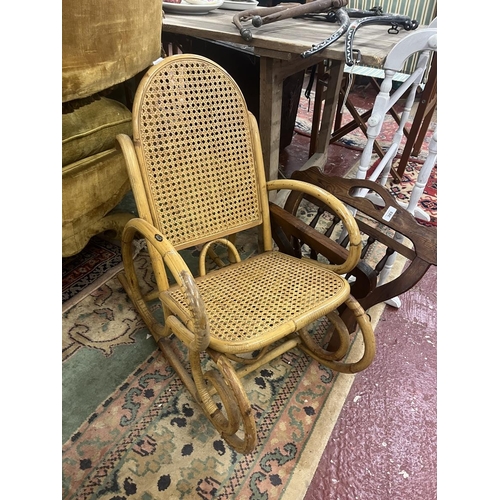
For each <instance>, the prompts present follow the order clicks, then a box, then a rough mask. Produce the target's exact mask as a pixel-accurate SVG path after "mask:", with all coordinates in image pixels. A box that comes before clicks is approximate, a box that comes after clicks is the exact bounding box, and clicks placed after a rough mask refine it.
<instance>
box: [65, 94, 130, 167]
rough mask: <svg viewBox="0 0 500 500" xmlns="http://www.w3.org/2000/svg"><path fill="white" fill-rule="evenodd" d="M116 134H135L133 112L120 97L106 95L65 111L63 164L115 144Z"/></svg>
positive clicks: (104, 149) (109, 147)
mask: <svg viewBox="0 0 500 500" xmlns="http://www.w3.org/2000/svg"><path fill="white" fill-rule="evenodd" d="M117 134H127V135H130V136H131V135H132V114H131V113H130V111H129V110H128V108H127V107H126V106H124V105H123V104H121V103H120V102H118V101H114V100H112V99H106V98H104V97H103V98H101V99H99V100H97V101H94V102H92V103H91V104H88V105H86V106H82V107H81V108H78V109H77V110H75V111H73V112H72V113H67V114H63V115H62V164H63V166H65V165H69V164H70V163H74V162H76V161H78V160H81V159H83V158H87V157H89V156H92V155H95V154H96V153H100V152H102V151H106V150H107V149H111V148H113V147H114V145H115V139H116V136H117Z"/></svg>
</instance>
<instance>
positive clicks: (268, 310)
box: [162, 252, 350, 352]
mask: <svg viewBox="0 0 500 500" xmlns="http://www.w3.org/2000/svg"><path fill="white" fill-rule="evenodd" d="M196 283H197V285H198V288H199V290H200V294H201V296H202V298H203V300H204V302H205V308H206V312H207V316H208V320H209V325H210V335H211V337H212V339H217V340H218V341H221V342H223V343H226V342H227V348H226V349H225V350H226V352H230V351H231V348H233V347H237V346H238V344H239V343H242V344H245V345H247V346H249V347H251V348H255V347H258V346H256V345H255V343H252V342H251V341H256V342H259V341H262V344H266V343H269V341H270V340H273V333H275V332H278V331H280V332H281V334H280V335H279V336H280V337H282V336H283V333H284V332H283V329H284V328H286V326H287V325H286V324H287V323H289V329H290V331H289V332H288V333H291V332H292V331H294V330H297V329H298V328H301V327H302V326H305V325H307V324H309V323H310V322H311V321H314V320H315V319H317V318H319V317H321V316H323V315H324V314H325V313H326V312H327V311H330V310H332V309H335V304H336V305H337V306H338V305H340V304H342V303H343V302H344V301H345V300H346V298H347V295H348V294H349V292H350V288H349V285H348V284H347V282H346V280H345V279H344V278H342V277H340V276H338V275H337V274H335V273H334V272H333V271H331V270H329V269H327V268H324V267H319V266H318V265H317V264H316V263H315V262H313V261H310V260H309V259H296V258H294V257H291V256H289V255H286V254H282V253H280V252H266V253H263V254H260V255H258V256H256V257H253V258H252V259H247V260H245V261H242V262H240V263H238V264H235V265H232V266H229V267H225V268H222V269H220V270H217V271H213V272H211V273H209V274H207V275H206V276H204V277H202V278H197V279H196ZM164 293H165V294H169V295H170V296H171V297H172V298H173V299H174V300H175V301H176V302H177V303H178V304H179V305H180V306H181V309H182V310H183V312H184V314H185V315H187V316H188V317H189V312H188V311H189V309H188V305H187V302H186V299H185V297H184V294H183V293H182V292H181V291H180V289H179V288H178V287H177V286H176V287H172V288H171V289H170V290H169V291H168V292H164ZM162 295H163V294H162ZM332 305H333V307H332ZM294 325H295V327H294ZM274 340H276V339H275V338H274ZM240 345H241V344H240ZM219 347H220V345H218V346H217V348H219ZM222 350H224V349H222Z"/></svg>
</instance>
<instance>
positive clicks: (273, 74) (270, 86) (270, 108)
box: [259, 56, 283, 180]
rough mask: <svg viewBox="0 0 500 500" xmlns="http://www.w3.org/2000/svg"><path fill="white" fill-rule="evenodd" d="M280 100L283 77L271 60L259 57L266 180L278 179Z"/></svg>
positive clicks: (261, 120) (281, 98) (273, 60)
mask: <svg viewBox="0 0 500 500" xmlns="http://www.w3.org/2000/svg"><path fill="white" fill-rule="evenodd" d="M282 100H283V77H282V76H281V73H280V72H279V64H278V63H277V62H276V60H275V59H273V58H270V57H263V56H261V58H260V104H259V129H260V137H261V143H262V154H263V156H264V167H265V171H266V178H267V179H268V180H274V179H277V178H278V165H279V149H280V134H281V103H282Z"/></svg>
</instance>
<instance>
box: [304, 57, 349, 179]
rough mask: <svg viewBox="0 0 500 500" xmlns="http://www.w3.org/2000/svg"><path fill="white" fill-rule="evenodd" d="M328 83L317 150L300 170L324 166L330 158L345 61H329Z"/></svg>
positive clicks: (317, 139)
mask: <svg viewBox="0 0 500 500" xmlns="http://www.w3.org/2000/svg"><path fill="white" fill-rule="evenodd" d="M329 62H330V69H329V77H328V85H327V87H326V89H325V91H324V96H325V104H324V106H323V113H322V116H321V126H320V129H319V133H318V136H317V138H316V139H315V151H314V152H313V154H312V156H311V157H310V158H309V160H307V162H306V163H305V164H304V165H303V166H302V167H301V168H300V170H307V169H308V168H309V167H312V166H317V167H319V168H323V167H324V166H325V163H326V160H327V159H328V146H329V145H330V137H331V135H332V130H333V122H334V119H335V113H336V110H337V103H338V100H339V92H340V88H341V84H342V77H343V74H344V62H343V61H333V60H332V61H329Z"/></svg>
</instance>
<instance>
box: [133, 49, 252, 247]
mask: <svg viewBox="0 0 500 500" xmlns="http://www.w3.org/2000/svg"><path fill="white" fill-rule="evenodd" d="M164 62H165V61H164ZM146 76H147V78H146V79H144V80H143V81H142V82H141V86H140V88H139V89H138V94H139V95H141V99H139V100H136V101H135V102H134V109H133V117H134V122H133V137H134V141H135V144H140V148H138V147H136V153H137V156H138V159H139V163H140V166H141V170H142V175H143V182H144V183H145V185H146V186H147V191H148V198H149V200H148V201H149V209H150V211H151V216H152V219H153V221H152V222H153V224H154V225H155V227H157V228H158V229H159V230H160V231H161V232H162V233H163V234H164V235H166V236H167V238H168V239H169V240H170V241H171V242H172V244H173V245H174V246H175V247H176V248H177V249H182V248H187V247H190V246H193V245H197V244H200V243H203V242H205V241H208V240H213V239H215V238H219V237H223V236H227V235H230V234H232V233H235V232H238V231H241V230H244V229H247V228H250V227H254V226H256V225H258V224H260V223H261V222H262V216H261V203H260V200H259V190H258V189H257V186H258V179H257V174H256V169H255V162H256V158H255V157H254V153H253V144H252V137H251V133H250V126H249V116H248V109H247V106H246V103H245V100H244V98H243V95H242V93H241V91H240V89H239V88H238V86H237V85H236V83H235V82H234V80H233V79H232V78H231V77H230V76H229V74H227V73H226V72H225V71H224V70H223V69H222V68H220V67H219V66H217V65H216V64H214V63H212V62H211V61H209V60H208V59H204V58H202V57H198V58H196V59H193V58H192V57H189V56H185V55H177V56H173V57H171V58H169V60H168V61H166V64H163V63H162V64H160V65H158V66H156V67H153V68H152V69H151V70H150V71H149V73H148V74H147V75H146ZM200 103H203V106H200ZM257 161H258V159H257ZM199 200H203V203H202V204H200V203H199Z"/></svg>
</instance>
